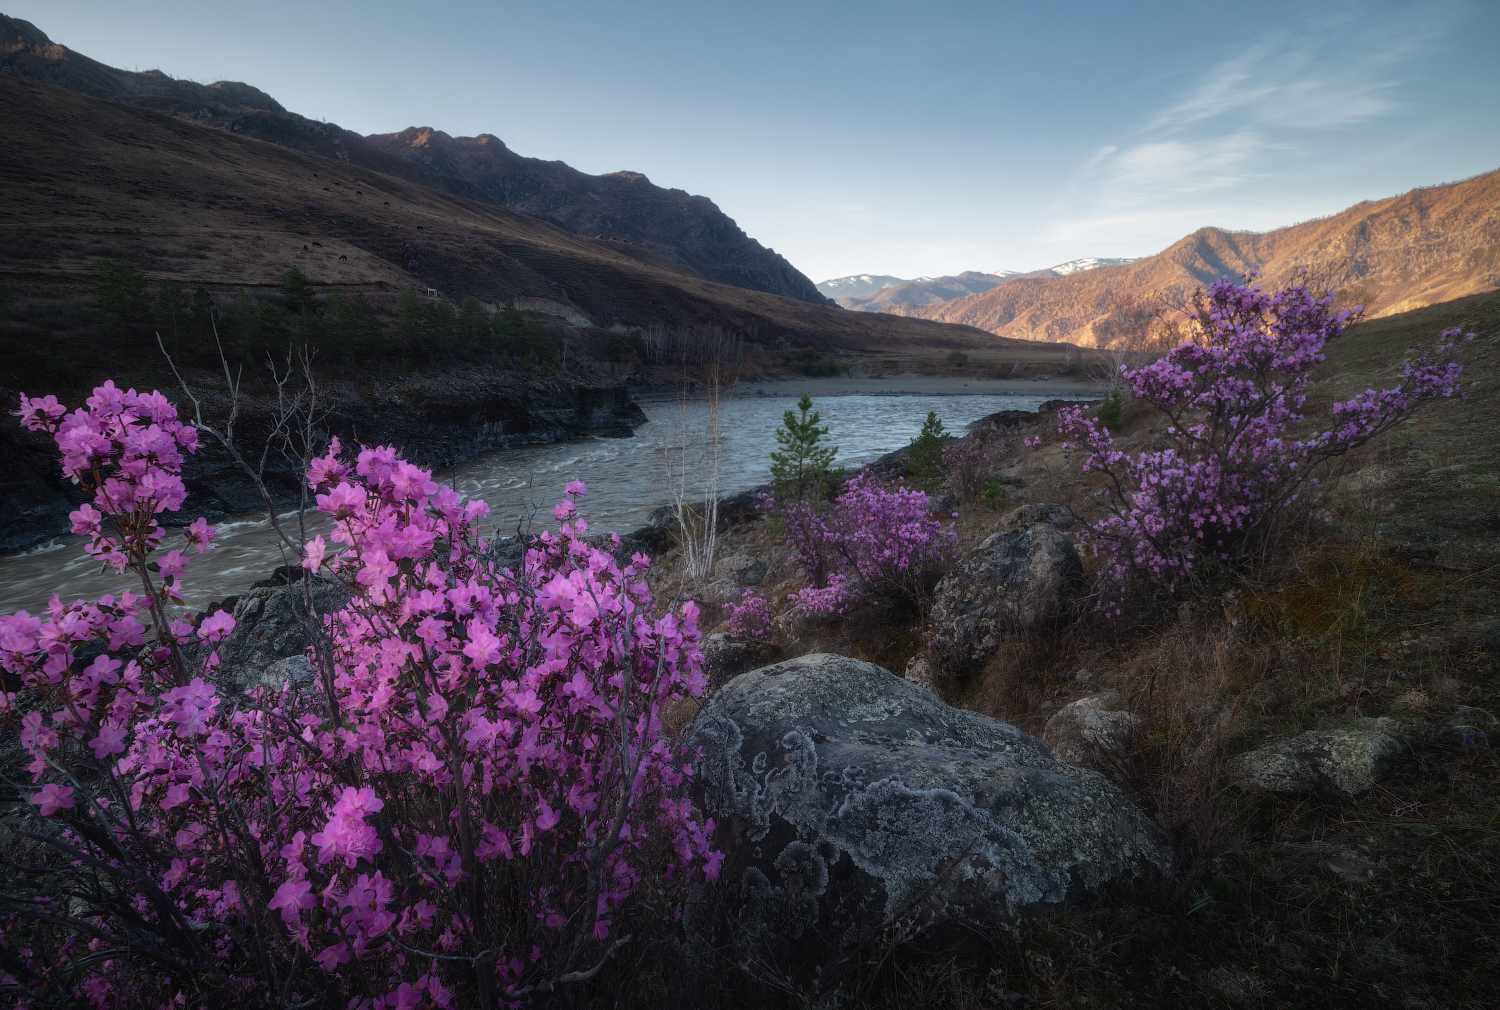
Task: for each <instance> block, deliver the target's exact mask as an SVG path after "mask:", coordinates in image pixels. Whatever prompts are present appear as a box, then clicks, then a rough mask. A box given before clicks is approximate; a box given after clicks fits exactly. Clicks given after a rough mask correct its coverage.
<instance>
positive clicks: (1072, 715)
mask: <svg viewBox="0 0 1500 1010" xmlns="http://www.w3.org/2000/svg"><path fill="white" fill-rule="evenodd" d="M1140 722H1141V719H1140V716H1138V715H1136V714H1135V713H1134V712H1127V711H1124V710H1123V709H1122V708H1121V707H1120V699H1119V698H1118V697H1116V696H1115V695H1113V694H1098V695H1094V696H1093V697H1091V698H1079V699H1078V700H1077V701H1075V702H1071V703H1070V704H1067V705H1064V706H1063V707H1062V708H1060V709H1058V711H1057V712H1056V713H1054V714H1053V716H1052V718H1050V719H1048V720H1047V726H1046V728H1045V729H1043V730H1042V743H1044V744H1046V745H1047V748H1048V749H1049V750H1051V751H1052V756H1053V757H1055V758H1057V760H1059V761H1062V762H1063V763H1065V764H1070V765H1077V766H1079V767H1080V768H1092V769H1094V770H1095V771H1100V772H1108V771H1111V770H1113V769H1115V768H1118V767H1119V764H1120V762H1121V761H1122V760H1124V758H1125V756H1126V755H1127V754H1128V753H1129V752H1130V742H1131V739H1132V737H1134V735H1135V731H1136V728H1137V727H1138V726H1139V725H1140Z"/></svg>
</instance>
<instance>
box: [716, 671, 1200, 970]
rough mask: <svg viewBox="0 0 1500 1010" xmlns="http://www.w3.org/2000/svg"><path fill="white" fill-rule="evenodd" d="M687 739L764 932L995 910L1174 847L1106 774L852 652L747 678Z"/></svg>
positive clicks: (723, 843)
mask: <svg viewBox="0 0 1500 1010" xmlns="http://www.w3.org/2000/svg"><path fill="white" fill-rule="evenodd" d="M688 745H689V746H690V747H692V748H694V749H698V748H701V753H702V760H701V761H700V762H699V765H698V774H697V780H698V783H699V785H700V788H701V789H702V790H703V804H704V806H705V808H706V810H707V812H708V814H709V815H710V816H712V817H714V818H715V819H716V820H717V822H718V825H719V831H720V836H719V842H718V844H719V846H720V847H722V848H723V849H724V851H725V853H726V860H725V863H724V868H723V875H722V878H721V880H722V881H723V883H724V884H725V885H728V888H729V889H730V890H733V888H734V887H735V886H736V885H738V887H739V891H738V892H737V893H738V894H739V897H738V898H735V899H733V900H732V901H731V903H733V902H738V905H737V907H736V908H735V909H734V910H733V911H732V918H733V919H734V921H736V922H738V923H740V924H741V926H742V927H747V928H750V929H751V931H752V933H754V934H755V935H757V936H761V937H762V938H767V937H771V936H773V935H775V936H788V937H793V938H796V937H802V936H803V935H804V934H805V933H806V934H808V939H809V940H810V939H811V938H812V937H813V936H818V937H821V938H822V940H823V941H824V942H825V943H830V944H833V945H834V946H836V947H842V946H845V945H847V943H849V942H851V938H858V937H861V936H867V935H869V934H870V931H872V930H877V929H881V928H884V927H885V926H887V925H889V924H890V923H892V922H895V921H898V920H899V921H902V922H906V923H909V924H917V927H918V928H926V927H927V926H932V925H938V924H944V923H962V924H965V925H980V926H983V925H986V924H988V925H994V924H997V923H1000V922H1004V921H1010V920H1013V919H1014V917H1015V916H1017V915H1018V914H1020V913H1022V912H1026V911H1032V910H1036V909H1039V908H1042V907H1045V906H1049V905H1055V904H1057V903H1059V902H1061V901H1063V900H1064V899H1065V898H1066V897H1067V896H1068V895H1069V894H1071V893H1075V892H1079V891H1093V890H1097V889H1098V888H1099V887H1101V886H1103V885H1104V884H1107V883H1109V882H1110V881H1113V880H1116V879H1119V878H1122V877H1128V876H1132V875H1135V874H1137V873H1141V872H1143V871H1151V872H1159V871H1162V870H1165V869H1166V868H1167V867H1168V865H1169V861H1170V856H1169V854H1168V852H1167V849H1166V847H1165V845H1164V843H1163V842H1162V840H1161V836H1160V834H1159V832H1158V831H1157V829H1156V827H1155V825H1154V824H1153V823H1152V822H1151V820H1150V819H1149V818H1148V817H1147V816H1146V815H1145V814H1144V813H1142V812H1141V811H1140V810H1139V809H1138V808H1137V807H1135V805H1134V804H1132V803H1130V802H1129V801H1128V800H1127V799H1126V798H1125V797H1124V795H1123V794H1121V792H1120V790H1119V789H1118V788H1116V787H1115V786H1114V785H1113V784H1112V783H1110V782H1109V781H1108V780H1107V779H1105V778H1104V777H1103V776H1102V775H1100V774H1098V773H1097V772H1093V771H1088V770H1085V769H1080V768H1073V767H1069V766H1067V765H1064V764H1062V763H1060V762H1058V761H1056V760H1054V759H1053V757H1052V755H1051V754H1049V753H1048V751H1047V749H1046V748H1045V747H1043V746H1042V745H1041V743H1039V742H1038V741H1037V740H1036V739H1034V738H1033V737H1030V736H1028V735H1027V734H1025V733H1023V732H1021V731H1020V730H1018V729H1016V728H1015V727H1014V726H1010V725H1007V724H1005V723H1002V722H997V721H996V720H994V719H990V718H988V717H986V716H983V715H979V714H978V713H975V712H968V711H964V710H961V709H955V708H951V707H950V706H948V705H945V704H943V702H941V701H940V700H938V699H937V698H936V697H935V696H934V695H932V694H931V693H930V692H928V691H926V690H923V689H922V688H920V687H918V686H917V685H915V684H912V683H910V682H908V681H906V680H903V679H902V678H899V677H896V676H894V675H892V674H891V673H889V672H887V671H886V670H883V669H881V668H880V667H878V666H874V665H872V664H870V663H864V662H860V661H859V660H855V659H849V658H847V657H844V656H835V655H828V654H818V655H811V656H802V657H800V658H797V659H793V660H789V661H787V662H784V663H778V664H776V665H775V666H769V667H765V668H762V669H759V670H752V671H751V672H749V673H746V674H743V675H741V676H739V677H736V678H735V679H734V680H732V681H730V682H729V683H728V684H726V685H725V686H724V687H723V688H722V689H721V690H720V691H719V692H718V693H717V694H716V695H715V696H714V698H713V700H712V701H710V702H709V703H708V705H707V706H706V707H705V709H704V710H703V711H702V712H701V713H700V714H699V715H698V717H697V719H696V720H695V721H694V723H693V725H692V728H691V731H690V735H689V739H688ZM719 893H720V894H721V895H722V894H724V893H725V891H724V890H723V889H721V891H720V892H719ZM721 910H722V906H721ZM726 921H727V920H726ZM808 931H811V933H808ZM767 942H770V941H769V940H767ZM812 946H817V945H816V944H814V945H812ZM810 949H811V948H810ZM809 956H811V955H809Z"/></svg>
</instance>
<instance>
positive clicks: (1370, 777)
mask: <svg viewBox="0 0 1500 1010" xmlns="http://www.w3.org/2000/svg"><path fill="white" fill-rule="evenodd" d="M1400 753H1401V742H1400V741H1399V740H1397V739H1396V738H1395V737H1394V736H1392V735H1390V734H1389V733H1387V732H1385V731H1384V730H1383V729H1376V728H1373V727H1368V726H1362V727H1357V728H1350V729H1322V730H1311V731H1309V732H1306V733H1299V734H1297V735H1296V736H1294V737H1292V738H1290V739H1288V740H1279V741H1277V742H1275V743H1268V744H1265V745H1263V746H1260V747H1257V748H1255V749H1254V750H1252V751H1248V752H1246V753H1244V754H1241V755H1239V756H1238V757H1236V758H1234V759H1233V760H1231V761H1230V762H1229V767H1228V772H1229V780H1230V781H1231V782H1233V783H1234V784H1235V785H1237V786H1239V787H1240V788H1241V789H1244V790H1246V791H1247V792H1263V793H1283V794H1288V795H1293V796H1307V795H1310V794H1311V793H1314V792H1329V793H1334V794H1336V795H1340V796H1358V795H1359V794H1360V793H1362V792H1364V791H1366V790H1367V789H1369V788H1370V787H1371V786H1373V785H1374V784H1375V782H1376V781H1377V780H1378V779H1380V778H1382V777H1383V776H1385V775H1388V774H1390V772H1391V770H1392V768H1393V767H1394V766H1395V760H1396V757H1397V755H1399V754H1400Z"/></svg>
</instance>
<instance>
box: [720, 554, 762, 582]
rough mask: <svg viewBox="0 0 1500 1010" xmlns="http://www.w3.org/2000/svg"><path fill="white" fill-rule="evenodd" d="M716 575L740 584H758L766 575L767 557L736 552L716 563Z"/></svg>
mask: <svg viewBox="0 0 1500 1010" xmlns="http://www.w3.org/2000/svg"><path fill="white" fill-rule="evenodd" d="M714 576H715V577H716V578H720V579H728V580H729V581H731V582H733V583H735V584H736V585H740V586H758V585H760V584H761V582H762V581H763V580H764V579H765V577H766V559H765V558H756V557H751V556H750V555H749V554H734V555H731V556H729V557H727V558H721V559H719V561H717V562H716V563H715V564H714Z"/></svg>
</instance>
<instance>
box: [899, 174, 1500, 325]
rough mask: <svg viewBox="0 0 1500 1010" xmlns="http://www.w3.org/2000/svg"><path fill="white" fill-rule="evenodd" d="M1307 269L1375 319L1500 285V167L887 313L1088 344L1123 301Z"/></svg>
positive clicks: (1179, 297) (1285, 276)
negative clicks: (1289, 221)
mask: <svg viewBox="0 0 1500 1010" xmlns="http://www.w3.org/2000/svg"><path fill="white" fill-rule="evenodd" d="M1304 268H1306V269H1309V270H1311V271H1312V272H1313V274H1314V275H1315V276H1316V277H1317V278H1318V279H1319V281H1320V282H1322V281H1325V280H1326V281H1328V282H1329V283H1331V284H1332V285H1333V286H1335V287H1338V288H1341V289H1344V290H1345V291H1346V292H1347V294H1348V297H1349V299H1350V300H1351V302H1352V301H1358V302H1360V303H1361V304H1364V305H1365V308H1366V315H1367V317H1369V318H1378V317H1380V316H1385V315H1391V314H1394V313H1397V312H1405V311H1408V310H1411V309H1415V308H1421V307H1423V306H1425V305H1432V304H1435V303H1437V302H1441V301H1448V300H1450V299H1453V298H1460V297H1463V296H1464V295H1469V294H1475V293H1478V292H1481V291H1488V290H1491V289H1493V288H1497V287H1500V170H1496V171H1492V172H1486V173H1483V174H1481V175H1477V176H1474V177H1472V178H1469V179H1465V180H1462V181H1460V182H1456V183H1446V184H1443V185H1440V186H1424V187H1419V188H1417V189H1413V190H1410V191H1408V192H1406V193H1401V194H1398V195H1396V196H1391V197H1386V198H1383V199H1380V200H1363V201H1360V202H1359V203H1357V204H1354V205H1353V206H1352V207H1349V208H1346V209H1345V210H1343V211H1340V212H1338V213H1336V214H1330V215H1328V216H1326V217H1321V218H1315V219H1313V220H1311V221H1304V222H1300V223H1298V224H1294V225H1288V226H1286V227H1284V228H1277V229H1273V230H1271V231H1266V232H1249V231H1228V230H1226V229H1222V228H1215V227H1205V228H1199V229H1198V230H1196V231H1194V232H1192V233H1191V234H1189V235H1186V236H1184V237H1183V238H1181V239H1179V240H1178V241H1176V242H1174V243H1173V244H1172V245H1171V246H1169V247H1168V248H1166V249H1164V250H1163V251H1162V252H1160V253H1157V254H1156V255H1155V256H1148V257H1144V258H1142V259H1139V260H1136V261H1134V262H1131V263H1126V264H1119V265H1114V266H1103V267H1099V268H1096V269H1092V270H1086V271H1082V272H1077V273H1072V274H1070V275H1067V276H1061V277H1035V276H1032V277H1019V278H1012V279H1010V280H1008V281H1007V282H1006V283H1005V284H1003V285H999V286H997V287H995V288H992V289H991V290H989V291H985V292H982V293H979V294H974V295H966V296H964V297H961V298H956V299H953V300H952V301H948V302H942V303H940V304H933V305H912V304H903V303H893V304H891V305H890V306H889V307H888V308H886V309H884V311H886V312H889V313H891V314H894V315H904V316H908V317H915V318H922V319H933V320H938V321H942V322H955V323H964V324H966V325H969V326H975V327H978V328H979V329H983V330H986V331H988V332H990V333H994V334H996V335H997V336H1004V337H1012V338H1018V339H1023V340H1045V341H1066V342H1069V343H1079V344H1084V345H1089V344H1093V343H1095V333H1096V330H1102V329H1105V328H1107V327H1108V324H1109V320H1110V319H1111V318H1112V317H1113V315H1114V313H1115V311H1116V310H1117V306H1118V303H1119V300H1120V299H1122V298H1126V297H1131V296H1135V297H1160V298H1164V299H1166V300H1167V301H1169V302H1175V303H1180V302H1182V301H1183V300H1184V299H1186V298H1187V297H1188V296H1189V295H1190V294H1191V293H1192V291H1193V290H1194V289H1195V288H1199V287H1203V286H1206V285H1208V284H1211V283H1213V282H1214V281H1215V280H1217V279H1219V278H1220V277H1222V276H1229V277H1236V278H1237V277H1239V276H1240V275H1242V274H1245V273H1255V274H1258V275H1259V276H1260V277H1261V279H1262V280H1263V281H1264V282H1266V283H1269V284H1281V283H1284V282H1286V281H1288V280H1290V279H1291V278H1292V277H1293V276H1295V275H1296V273H1297V272H1298V271H1299V270H1301V269H1304Z"/></svg>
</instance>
